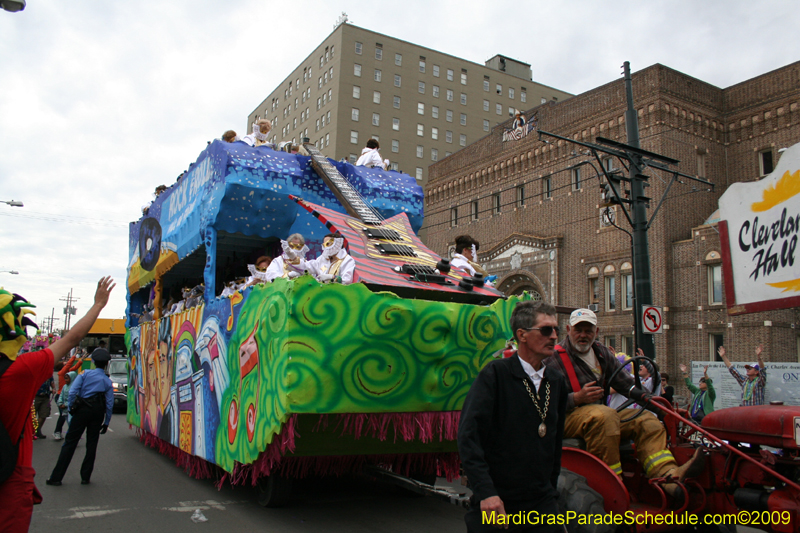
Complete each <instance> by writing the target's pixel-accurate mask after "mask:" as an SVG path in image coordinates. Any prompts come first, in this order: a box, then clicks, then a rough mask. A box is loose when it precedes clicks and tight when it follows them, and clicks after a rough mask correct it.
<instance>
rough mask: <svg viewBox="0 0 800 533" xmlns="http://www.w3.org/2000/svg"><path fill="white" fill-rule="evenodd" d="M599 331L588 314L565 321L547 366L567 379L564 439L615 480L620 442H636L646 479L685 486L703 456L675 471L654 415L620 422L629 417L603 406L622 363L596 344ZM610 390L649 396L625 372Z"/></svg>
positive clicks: (578, 311)
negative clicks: (579, 442)
mask: <svg viewBox="0 0 800 533" xmlns="http://www.w3.org/2000/svg"><path fill="white" fill-rule="evenodd" d="M598 332H599V329H598V327H597V315H595V314H594V313H593V312H592V311H590V310H589V309H576V310H575V311H573V312H572V314H571V315H570V317H569V325H568V326H567V337H566V338H565V339H564V340H563V341H562V342H561V343H560V344H559V345H556V347H555V348H556V353H555V354H554V355H553V356H552V357H550V358H548V359H547V360H546V361H545V364H546V365H547V366H549V367H553V368H554V369H557V370H559V371H560V372H561V373H562V374H563V375H564V376H565V377H566V378H567V381H568V383H569V388H570V390H571V392H570V393H569V395H568V398H567V419H566V421H565V425H564V436H565V437H566V438H579V439H583V440H584V441H586V451H588V452H589V453H591V454H592V455H594V456H595V457H598V458H599V459H601V460H603V461H604V462H605V463H606V464H607V465H608V467H609V468H610V469H611V470H613V471H614V472H615V473H616V474H617V475H619V476H622V465H621V463H620V456H619V443H620V439H625V440H626V441H627V440H633V441H634V442H635V444H636V457H637V458H638V459H639V462H640V464H641V465H642V467H643V469H644V472H645V475H646V476H647V477H648V478H656V477H666V476H671V477H673V478H676V479H678V480H679V481H683V480H684V479H685V478H686V477H691V476H694V475H697V474H698V473H699V472H700V471H701V470H702V466H703V463H702V461H703V456H702V455H700V454H699V453H696V454H695V456H694V457H692V459H691V460H689V461H688V462H687V463H685V464H684V465H682V466H678V464H677V462H675V458H674V457H673V456H672V452H670V451H669V450H668V449H667V433H666V431H665V430H664V426H662V425H661V422H659V421H658V418H656V416H655V415H653V413H651V412H649V411H647V412H644V413H642V415H641V416H638V417H636V418H634V419H633V420H629V421H627V422H624V423H623V422H621V420H622V418H623V417H627V416H629V415H630V414H629V413H622V416H621V415H620V413H618V412H617V411H616V410H615V409H611V408H610V407H608V406H606V405H605V398H604V388H605V385H606V381H607V380H608V378H609V377H611V374H613V373H614V372H615V371H616V370H617V369H618V368H619V367H620V366H621V364H620V362H619V361H618V360H617V358H616V357H615V356H614V354H613V353H611V351H610V350H609V349H608V348H607V347H606V346H604V345H602V344H600V343H599V342H598V341H597V338H598ZM609 385H610V386H611V387H613V388H614V389H615V390H616V391H617V392H618V393H620V394H622V395H623V396H625V397H627V398H634V399H637V400H644V399H646V398H647V397H648V396H649V394H648V393H646V392H644V391H642V390H641V389H637V388H636V387H635V382H634V380H633V377H631V375H630V374H628V373H627V372H624V371H619V372H617V375H616V376H615V377H614V381H612V382H611V383H609ZM698 451H699V448H698ZM677 489H678V487H677V485H675V484H674V483H671V484H666V485H664V490H666V491H667V492H668V493H669V494H671V495H672V496H677Z"/></svg>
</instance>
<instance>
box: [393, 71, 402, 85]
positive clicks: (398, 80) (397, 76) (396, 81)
mask: <svg viewBox="0 0 800 533" xmlns="http://www.w3.org/2000/svg"><path fill="white" fill-rule="evenodd" d="M402 81H403V80H402V78H400V74H395V75H394V86H395V87H400V85H401V83H402Z"/></svg>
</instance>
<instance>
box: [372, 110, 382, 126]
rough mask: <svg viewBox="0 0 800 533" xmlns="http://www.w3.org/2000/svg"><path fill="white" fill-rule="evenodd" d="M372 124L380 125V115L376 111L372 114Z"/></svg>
mask: <svg viewBox="0 0 800 533" xmlns="http://www.w3.org/2000/svg"><path fill="white" fill-rule="evenodd" d="M372 125H373V126H380V125H381V116H380V114H378V113H373V114H372Z"/></svg>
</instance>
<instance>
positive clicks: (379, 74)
mask: <svg viewBox="0 0 800 533" xmlns="http://www.w3.org/2000/svg"><path fill="white" fill-rule="evenodd" d="M375 81H381V71H380V69H377V68H376V69H375Z"/></svg>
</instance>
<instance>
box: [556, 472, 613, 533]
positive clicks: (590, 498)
mask: <svg viewBox="0 0 800 533" xmlns="http://www.w3.org/2000/svg"><path fill="white" fill-rule="evenodd" d="M567 511H575V512H576V513H577V514H578V516H581V515H583V516H585V515H604V514H606V511H605V509H604V507H603V497H602V496H601V495H600V493H598V492H597V491H596V490H594V489H593V488H591V487H590V486H589V484H588V483H586V478H585V477H583V476H579V475H578V474H576V473H575V472H570V471H569V470H566V469H564V468H562V469H561V475H559V476H558V512H559V513H561V514H565V513H566V512H567ZM567 531H568V532H569V533H610V532H612V531H614V526H612V525H610V524H578V522H577V520H572V521H571V522H570V523H569V524H567Z"/></svg>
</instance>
